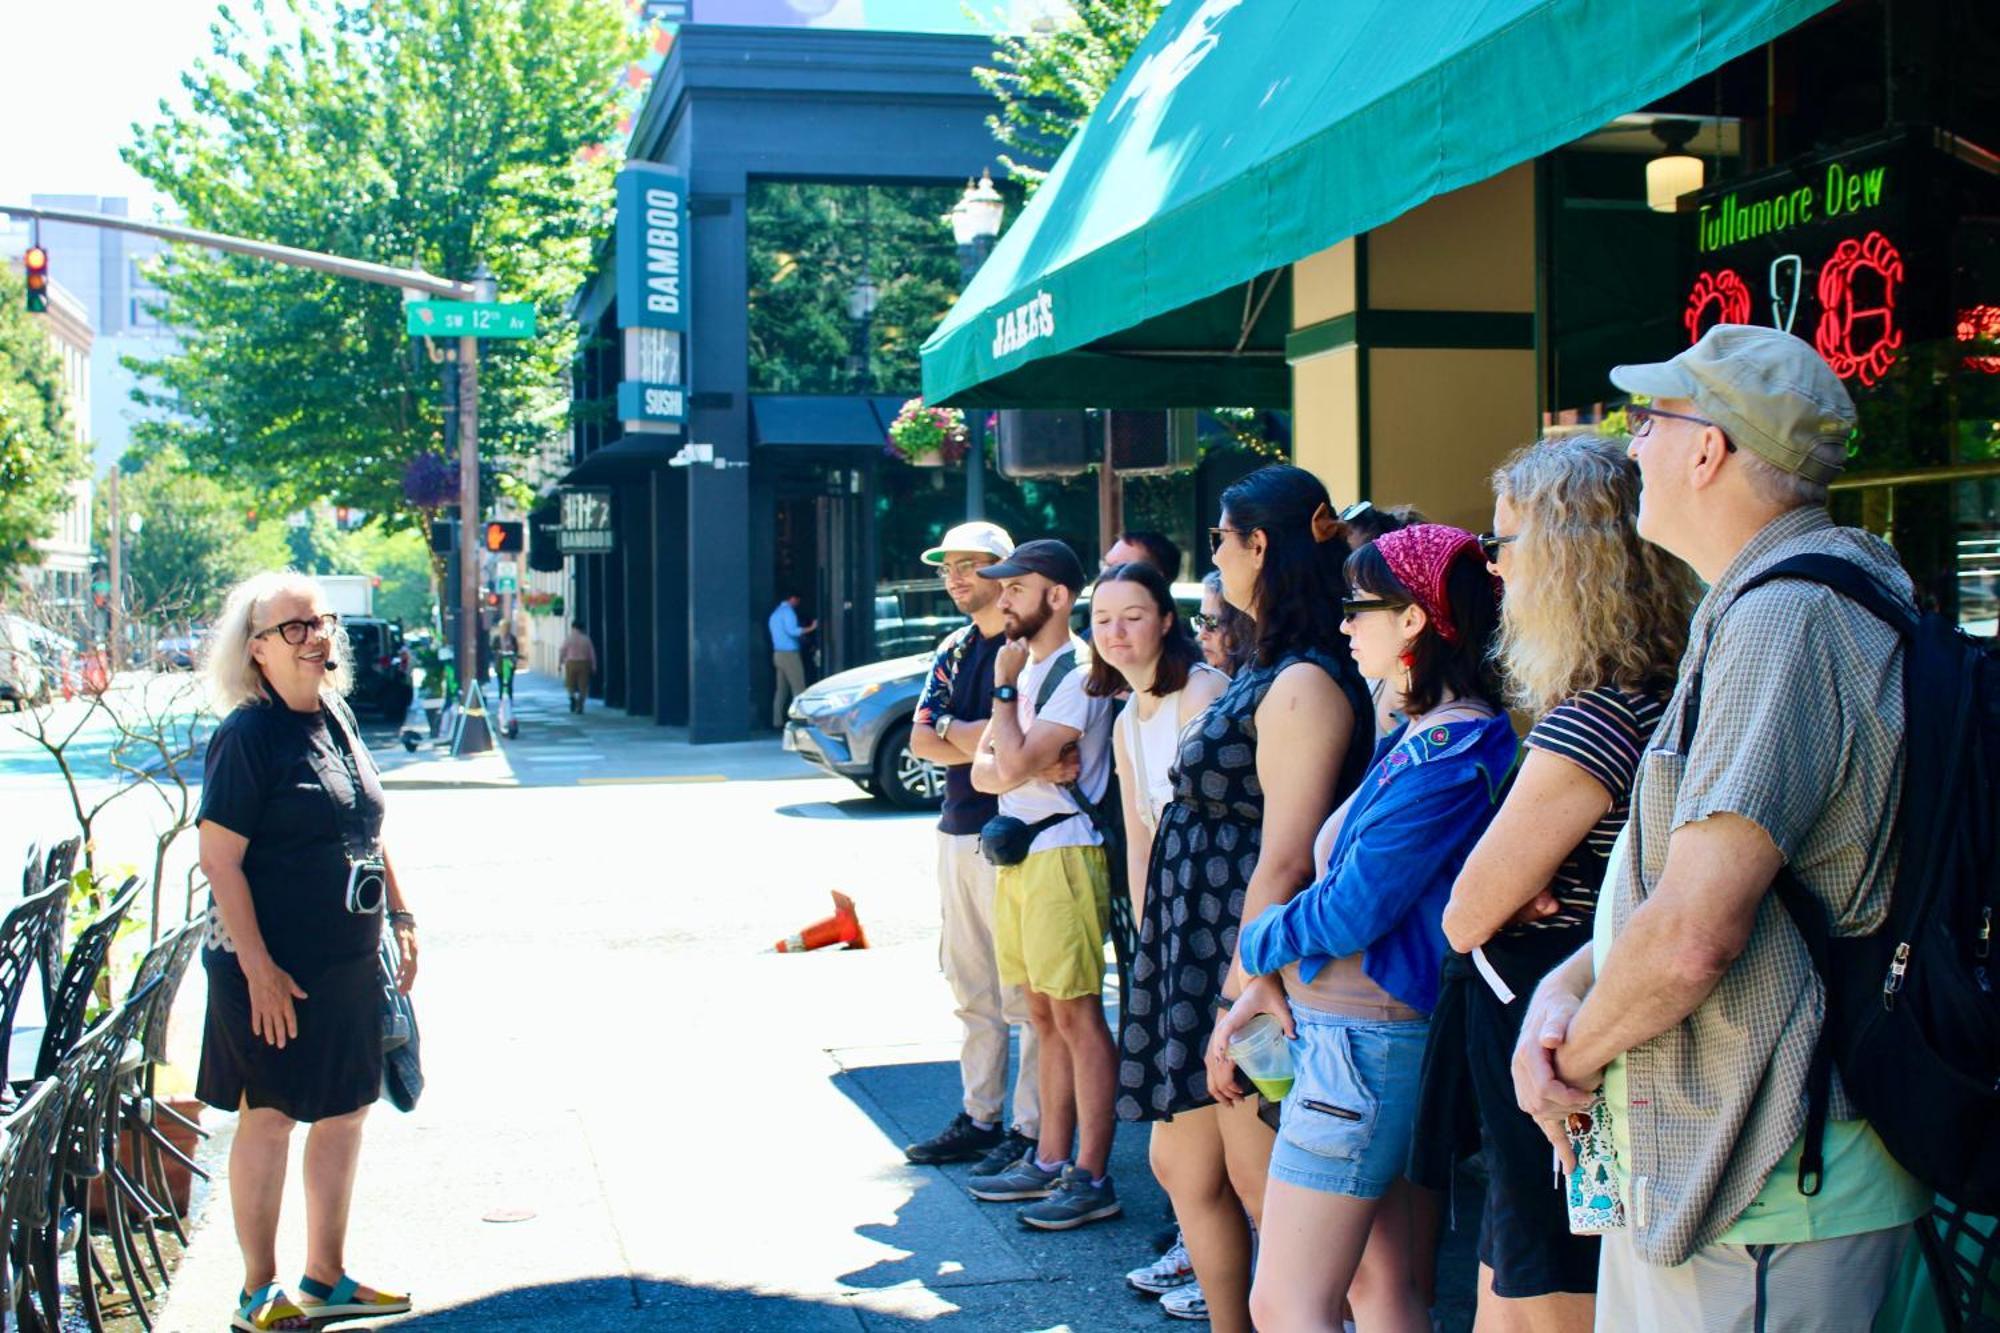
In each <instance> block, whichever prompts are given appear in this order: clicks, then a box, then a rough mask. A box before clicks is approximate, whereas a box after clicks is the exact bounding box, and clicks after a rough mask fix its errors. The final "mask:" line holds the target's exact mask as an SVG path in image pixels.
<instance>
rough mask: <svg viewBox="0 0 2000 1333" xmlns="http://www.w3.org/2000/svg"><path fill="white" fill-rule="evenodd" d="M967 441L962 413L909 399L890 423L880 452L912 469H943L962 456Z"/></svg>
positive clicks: (954, 409)
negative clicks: (887, 439)
mask: <svg viewBox="0 0 2000 1333" xmlns="http://www.w3.org/2000/svg"><path fill="white" fill-rule="evenodd" d="M968 438H969V437H968V435H967V434H966V429H965V413H963V412H961V411H959V410H958V409H957V408H955V407H928V406H926V405H925V404H924V400H923V399H921V398H912V399H910V401H909V402H907V403H904V404H903V408H902V410H901V411H900V412H898V413H896V419H895V420H894V421H892V422H890V423H889V442H888V443H887V444H886V445H884V446H883V450H882V452H884V453H886V454H888V455H889V456H890V457H892V458H900V459H902V460H903V461H904V462H905V463H908V464H910V465H911V466H912V467H943V466H944V465H945V464H946V463H956V462H958V461H959V460H960V459H961V458H964V457H965V450H966V442H967V440H968Z"/></svg>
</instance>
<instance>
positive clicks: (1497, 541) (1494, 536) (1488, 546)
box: [1479, 532, 1521, 565]
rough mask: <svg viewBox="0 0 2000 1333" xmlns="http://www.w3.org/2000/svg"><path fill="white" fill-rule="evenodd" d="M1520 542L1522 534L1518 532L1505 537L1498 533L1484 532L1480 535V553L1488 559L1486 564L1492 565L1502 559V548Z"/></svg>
mask: <svg viewBox="0 0 2000 1333" xmlns="http://www.w3.org/2000/svg"><path fill="white" fill-rule="evenodd" d="M1519 540H1521V534H1520V533H1518V532H1510V533H1508V534H1507V535H1506V536H1504V537H1502V536H1501V535H1500V534H1499V533H1497V532H1482V533H1480V534H1479V553H1480V554H1481V555H1483V556H1485V557H1486V563H1487V564H1489V565H1490V564H1492V563H1494V562H1495V561H1497V560H1498V559H1499V558H1500V548H1501V547H1503V546H1505V545H1507V543H1509V542H1517V541H1519Z"/></svg>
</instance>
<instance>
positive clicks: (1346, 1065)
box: [1271, 1004, 1430, 1199]
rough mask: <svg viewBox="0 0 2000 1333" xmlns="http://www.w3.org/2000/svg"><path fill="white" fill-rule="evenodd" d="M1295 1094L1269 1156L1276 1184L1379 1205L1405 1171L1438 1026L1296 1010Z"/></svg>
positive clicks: (1286, 1106) (1287, 1101)
mask: <svg viewBox="0 0 2000 1333" xmlns="http://www.w3.org/2000/svg"><path fill="white" fill-rule="evenodd" d="M1292 1021H1293V1023H1294V1024H1295V1025H1296V1027H1297V1030H1298V1034H1299V1035H1298V1036H1297V1037H1296V1038H1295V1039H1294V1040H1293V1041H1292V1044H1291V1045H1292V1070H1293V1075H1294V1078H1293V1083H1292V1090H1291V1091H1290V1092H1289V1093H1287V1094H1286V1095H1285V1101H1284V1105H1283V1107H1282V1108H1281V1110H1280V1115H1279V1120H1278V1141H1277V1143H1276V1144H1275V1145H1273V1147H1272V1149H1271V1179H1273V1180H1282V1181H1284V1182H1285V1183H1286V1184H1288V1185H1298V1186H1301V1187H1302V1188H1305V1189H1310V1190H1319V1191H1320V1192H1322V1193H1325V1194H1345V1195H1347V1196H1349V1197H1350V1198H1356V1199H1379V1198H1381V1197H1382V1195H1383V1194H1384V1193H1385V1192H1386V1191H1387V1190H1388V1188H1389V1186H1390V1185H1392V1184H1394V1183H1395V1182H1396V1180H1397V1179H1398V1178H1400V1177H1401V1176H1402V1175H1404V1173H1405V1172H1406V1171H1407V1169H1408V1167H1409V1162H1410V1137H1411V1135H1412V1133H1413V1132H1414V1130H1415V1128H1416V1123H1417V1083H1418V1078H1419V1075H1420V1074H1421V1073H1422V1070H1423V1063H1424V1040H1425V1037H1426V1035H1427V1034H1428V1032H1429V1030H1430V1024H1429V1023H1428V1022H1426V1021H1424V1020H1422V1019H1418V1020H1415V1021H1412V1022H1383V1021H1381V1020H1380V1019H1373V1018H1350V1017H1348V1016H1346V1015H1344V1014H1329V1013H1326V1012H1323V1011H1321V1010H1318V1009H1308V1008H1305V1007H1304V1006H1302V1005H1296V1004H1295V1005H1293V1006H1292Z"/></svg>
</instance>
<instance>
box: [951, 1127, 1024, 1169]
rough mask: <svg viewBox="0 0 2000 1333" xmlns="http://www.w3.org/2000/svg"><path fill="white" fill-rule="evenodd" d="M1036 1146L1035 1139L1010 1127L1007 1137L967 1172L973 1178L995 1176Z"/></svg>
mask: <svg viewBox="0 0 2000 1333" xmlns="http://www.w3.org/2000/svg"><path fill="white" fill-rule="evenodd" d="M1036 1146H1037V1145H1036V1143H1035V1140H1033V1139H1031V1138H1029V1137H1028V1136H1027V1135H1025V1134H1023V1133H1022V1132H1021V1131H1020V1130H1018V1129H1010V1130H1008V1131H1007V1137H1006V1138H1004V1139H1002V1140H1000V1142H999V1144H998V1145H996V1146H995V1147H994V1148H993V1150H992V1151H990V1152H988V1153H987V1154H986V1156H984V1157H982V1158H980V1159H979V1162H978V1164H977V1165H975V1166H974V1167H973V1168H972V1170H971V1172H969V1173H968V1174H970V1175H971V1177H972V1179H974V1180H985V1179H986V1178H987V1177H989V1176H997V1175H999V1174H1000V1173H1001V1172H1002V1171H1005V1170H1006V1169H1007V1168H1008V1167H1010V1166H1012V1165H1014V1163H1016V1162H1018V1161H1020V1160H1021V1159H1022V1158H1023V1157H1025V1156H1026V1155H1027V1154H1029V1153H1031V1152H1033V1151H1034V1150H1035V1148H1036Z"/></svg>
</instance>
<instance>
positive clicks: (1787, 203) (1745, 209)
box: [1698, 162, 1889, 254]
mask: <svg viewBox="0 0 2000 1333" xmlns="http://www.w3.org/2000/svg"><path fill="white" fill-rule="evenodd" d="M1888 196H1889V168H1888V167H1887V166H1876V167H1865V168H1855V169H1850V168H1848V167H1844V166H1842V165H1841V164H1840V163H1838V162H1829V163H1828V164H1827V168H1826V183H1825V185H1824V186H1823V187H1819V188H1815V187H1814V186H1811V185H1801V186H1799V187H1797V188H1796V189H1792V190H1787V191H1785V192H1783V193H1781V194H1775V195H1771V196H1769V197H1767V198H1763V199H1757V200H1754V201H1752V202H1750V203H1748V204H1746V203H1744V202H1743V201H1742V200H1741V199H1740V198H1738V197H1737V194H1736V192H1735V191H1734V190H1732V191H1730V192H1729V193H1728V194H1726V195H1724V196H1723V197H1722V198H1721V199H1720V200H1718V201H1716V202H1714V203H1708V204H1703V205H1702V206H1701V212H1700V215H1699V218H1698V226H1699V245H1700V249H1701V253H1702V254H1708V253H1710V252H1711V251H1715V250H1722V249H1726V248H1727V247H1729V246H1732V245H1741V244H1742V243H1743V242H1745V241H1753V240H1756V239H1757V238H1758V237H1760V236H1770V235H1774V234H1776V233H1778V232H1781V231H1785V230H1787V229H1788V228H1791V227H1798V226H1803V225H1805V224H1806V223H1809V222H1819V221H1823V220H1827V219H1837V218H1845V217H1848V216H1850V215H1852V214H1855V213H1861V212H1865V211H1867V210H1868V209H1871V208H1875V207H1878V206H1879V205H1880V204H1881V203H1882V202H1883V200H1884V199H1886V198H1888Z"/></svg>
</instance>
